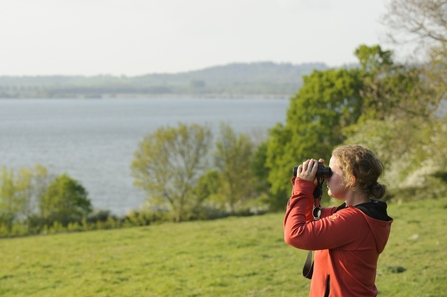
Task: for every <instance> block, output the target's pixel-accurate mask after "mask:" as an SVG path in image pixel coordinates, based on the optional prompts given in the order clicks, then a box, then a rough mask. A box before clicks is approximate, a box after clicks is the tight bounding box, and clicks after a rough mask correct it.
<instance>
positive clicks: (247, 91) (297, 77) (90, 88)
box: [0, 62, 329, 98]
mask: <svg viewBox="0 0 447 297" xmlns="http://www.w3.org/2000/svg"><path fill="white" fill-rule="evenodd" d="M328 68H329V67H328V66H326V65H325V64H324V63H305V64H299V65H293V64H290V63H273V62H258V63H233V64H228V65H223V66H214V67H209V68H205V69H202V70H195V71H189V72H182V73H176V74H157V73H155V74H147V75H142V76H133V77H127V76H111V75H98V76H0V98H104V97H150V96H200V97H247V96H265V97H290V96H292V95H293V94H295V93H296V92H297V91H298V90H299V89H300V87H301V85H302V76H303V75H307V74H310V73H311V72H312V71H313V70H326V69H328Z"/></svg>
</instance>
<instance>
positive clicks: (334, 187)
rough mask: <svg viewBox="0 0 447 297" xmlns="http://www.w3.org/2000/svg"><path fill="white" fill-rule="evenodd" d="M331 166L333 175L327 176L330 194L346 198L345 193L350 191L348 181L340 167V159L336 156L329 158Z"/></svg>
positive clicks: (341, 198) (337, 197)
mask: <svg viewBox="0 0 447 297" xmlns="http://www.w3.org/2000/svg"><path fill="white" fill-rule="evenodd" d="M329 167H331V170H332V176H331V177H329V178H326V185H327V188H328V192H327V193H328V195H329V196H331V197H334V198H336V199H340V200H345V195H346V193H347V191H348V188H347V187H346V182H345V180H344V178H343V171H342V170H341V168H340V164H339V162H338V159H337V158H336V157H334V156H332V157H331V159H330V160H329Z"/></svg>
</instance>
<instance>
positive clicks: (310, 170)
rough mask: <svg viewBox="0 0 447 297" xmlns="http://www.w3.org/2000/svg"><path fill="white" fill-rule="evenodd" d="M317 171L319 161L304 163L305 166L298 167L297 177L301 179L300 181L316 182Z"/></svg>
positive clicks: (310, 160)
mask: <svg viewBox="0 0 447 297" xmlns="http://www.w3.org/2000/svg"><path fill="white" fill-rule="evenodd" d="M317 170H318V162H317V160H314V159H309V160H307V161H305V162H303V164H301V165H299V166H298V170H297V174H296V176H297V177H299V178H300V179H304V180H308V181H314V180H315V175H316V174H317Z"/></svg>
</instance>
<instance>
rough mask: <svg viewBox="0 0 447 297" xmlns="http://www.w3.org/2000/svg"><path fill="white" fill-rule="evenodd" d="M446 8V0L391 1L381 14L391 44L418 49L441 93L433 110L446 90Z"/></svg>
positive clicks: (427, 74) (423, 71)
mask: <svg viewBox="0 0 447 297" xmlns="http://www.w3.org/2000/svg"><path fill="white" fill-rule="evenodd" d="M446 10H447V1H446V0H391V1H390V2H389V4H388V5H387V12H386V13H385V14H384V15H383V17H382V23H383V24H384V25H385V26H386V27H387V28H388V39H389V40H390V41H391V42H392V43H394V44H398V45H405V46H407V45H412V46H414V47H415V48H416V49H418V51H417V52H418V53H419V57H422V58H419V59H417V62H418V63H419V64H420V70H421V74H422V75H423V76H424V79H425V80H426V81H427V84H428V85H430V87H431V88H434V89H435V91H436V93H437V94H439V96H438V97H437V100H434V101H432V102H431V104H433V109H436V108H437V106H438V103H439V102H440V100H442V99H444V100H445V94H446V92H447V80H446V79H445V78H446V77H447V14H446V13H445V12H446Z"/></svg>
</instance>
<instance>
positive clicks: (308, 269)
mask: <svg viewBox="0 0 447 297" xmlns="http://www.w3.org/2000/svg"><path fill="white" fill-rule="evenodd" d="M313 273H314V261H313V260H312V251H309V252H308V253H307V258H306V262H305V263H304V267H303V276H304V277H305V278H308V279H312V274H313Z"/></svg>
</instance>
